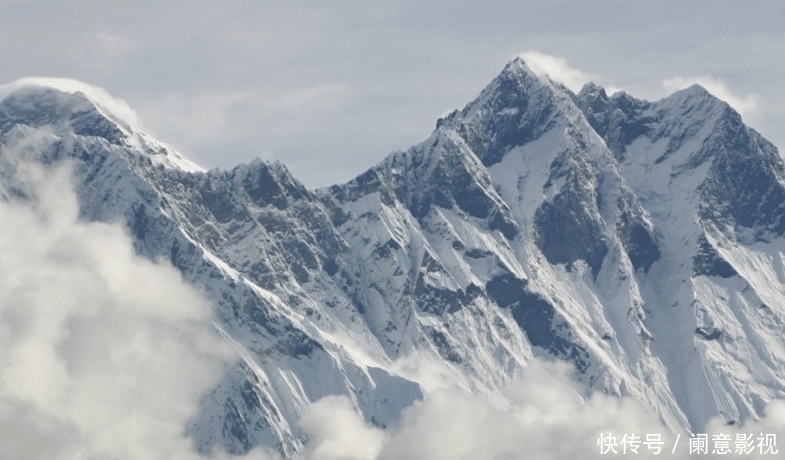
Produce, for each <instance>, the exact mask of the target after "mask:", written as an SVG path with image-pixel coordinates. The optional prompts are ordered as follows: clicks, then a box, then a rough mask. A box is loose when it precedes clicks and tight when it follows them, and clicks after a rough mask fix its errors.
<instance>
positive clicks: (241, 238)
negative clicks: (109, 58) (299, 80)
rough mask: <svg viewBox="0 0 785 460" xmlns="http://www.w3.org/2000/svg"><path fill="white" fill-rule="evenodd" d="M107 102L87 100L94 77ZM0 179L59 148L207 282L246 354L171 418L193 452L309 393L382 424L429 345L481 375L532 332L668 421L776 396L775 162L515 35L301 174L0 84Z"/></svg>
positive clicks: (236, 439)
mask: <svg viewBox="0 0 785 460" xmlns="http://www.w3.org/2000/svg"><path fill="white" fill-rule="evenodd" d="M99 102H100V101H99ZM0 144H1V145H2V146H3V150H2V155H0V178H2V181H3V182H4V183H5V184H6V185H7V187H6V190H10V191H11V193H15V194H17V195H19V196H24V190H21V189H20V190H16V189H14V174H15V171H16V170H15V161H17V160H16V159H15V158H12V157H11V153H10V152H12V151H13V152H17V151H21V152H24V153H25V155H26V157H28V158H34V159H36V160H37V161H41V162H43V163H45V164H54V163H58V162H60V161H64V160H67V161H69V162H70V163H71V164H72V166H73V170H74V176H75V177H74V179H75V187H76V189H77V192H78V196H79V204H80V212H81V215H82V217H83V218H84V219H86V220H97V221H118V220H120V221H123V222H125V223H126V225H127V227H128V230H129V233H130V234H131V236H132V238H133V241H134V245H135V249H136V251H137V252H138V253H139V254H141V255H143V256H145V257H148V258H150V259H153V260H159V259H164V260H168V261H170V262H171V263H172V265H173V266H175V267H177V268H178V269H179V270H180V271H181V272H182V273H183V276H184V278H185V279H187V280H188V281H189V282H191V283H193V284H195V285H197V286H198V287H200V288H201V289H202V290H203V291H204V292H205V293H206V295H207V296H208V298H209V299H210V300H211V301H212V302H213V305H214V308H215V318H216V321H215V325H216V327H217V328H218V329H219V330H220V331H221V333H222V334H223V336H224V337H225V339H226V340H227V341H229V342H230V343H232V344H233V346H234V347H235V349H237V350H238V354H239V356H240V358H239V359H238V362H237V363H236V364H235V365H234V366H231V368H230V369H228V370H227V372H226V374H225V375H224V376H223V378H222V380H221V383H220V384H219V385H218V386H217V387H216V388H214V389H213V390H212V391H211V392H210V393H209V394H208V395H207V396H206V397H205V402H204V404H203V407H202V409H201V412H200V414H199V415H198V416H197V417H196V418H195V419H194V420H193V422H192V423H191V424H190V425H189V428H188V432H189V433H190V434H191V435H192V436H193V437H194V439H195V442H196V444H197V446H198V447H199V448H200V449H201V450H202V451H205V452H207V451H209V450H210V449H212V448H214V447H216V446H220V447H223V448H224V449H226V450H228V451H229V452H231V453H243V452H247V451H248V450H250V449H251V448H253V447H254V446H257V445H266V446H272V447H274V448H276V449H278V450H279V451H281V452H282V453H283V454H284V455H290V454H292V453H293V452H295V451H297V450H299V449H301V448H302V445H303V441H304V439H305V433H304V432H303V431H302V429H301V428H300V427H299V425H298V420H299V416H300V413H301V411H302V409H303V407H305V406H306V405H307V404H308V403H310V402H313V401H316V400H317V399H319V398H321V397H324V396H326V395H331V394H343V395H347V396H348V397H349V398H350V399H351V400H352V402H353V403H354V405H355V406H356V408H357V409H358V410H359V412H360V413H362V414H363V417H364V418H365V419H366V420H367V421H368V422H370V423H374V424H376V425H378V426H386V425H389V424H391V423H394V422H395V421H396V420H397V418H398V417H399V415H400V412H401V410H402V409H403V408H405V407H407V406H408V405H410V404H411V403H412V402H413V401H415V400H417V399H419V398H422V397H423V392H424V391H426V390H427V388H424V382H417V381H413V380H412V379H411V378H408V377H405V376H404V375H402V374H401V372H402V371H401V368H400V366H398V365H397V364H396V360H397V359H399V358H402V357H406V356H407V355H409V354H410V353H419V354H422V353H426V354H427V353H432V354H433V355H434V356H436V357H437V361H436V362H437V363H438V366H440V372H441V373H443V374H445V375H449V376H452V378H454V381H455V385H456V386H457V387H460V388H463V389H465V390H467V391H474V392H482V393H485V394H488V395H494V394H496V392H497V391H498V390H499V389H500V388H502V386H503V385H505V384H506V383H507V382H509V381H510V379H511V378H513V377H514V376H515V375H516V374H517V373H518V372H519V371H520V369H521V368H522V367H523V366H525V365H526V363H527V362H528V361H529V360H530V359H531V358H532V356H533V355H535V354H547V355H550V356H552V357H556V358H560V359H564V360H567V361H569V362H571V363H573V364H574V366H575V375H576V377H577V378H578V379H579V380H580V381H582V382H584V383H585V385H586V386H587V387H591V388H594V389H598V390H602V391H605V392H607V393H610V394H616V395H625V396H632V397H635V398H636V399H638V400H640V401H643V402H645V403H646V404H648V405H649V406H650V407H652V408H653V409H655V410H656V411H657V412H658V413H659V414H660V416H661V418H662V420H663V421H664V422H665V423H667V424H668V425H669V426H671V427H672V428H673V429H675V430H678V429H692V430H693V431H698V430H700V429H701V428H702V427H703V425H704V424H705V422H706V420H707V419H708V418H710V417H712V416H715V415H718V414H722V415H723V416H725V417H726V418H727V419H728V420H729V421H738V420H743V419H745V418H747V417H755V416H757V415H760V414H761V411H762V409H763V407H764V405H765V403H766V402H767V401H769V400H771V399H773V398H777V397H785V393H783V390H782V389H783V388H785V377H783V376H785V372H783V371H785V352H783V351H782V350H785V343H783V342H785V339H783V337H784V336H785V334H783V332H785V331H783V330H782V324H785V310H783V307H782V306H781V305H782V304H783V302H782V299H783V298H785V283H783V282H782V280H783V279H785V261H783V254H785V237H783V231H785V227H784V226H785V220H783V218H782V214H783V212H785V209H783V202H785V191H784V190H783V186H784V185H783V184H785V166H783V164H782V161H781V160H780V159H779V156H778V155H777V152H776V149H774V147H773V146H772V145H771V144H769V143H768V142H767V141H765V140H764V139H762V138H761V137H760V135H758V134H757V133H755V132H754V131H752V130H751V129H749V128H747V127H746V126H744V125H743V124H742V122H741V119H740V118H739V116H738V114H736V113H735V112H734V111H733V110H732V109H730V107H728V106H727V104H725V103H723V102H722V101H719V100H717V99H716V98H714V97H713V96H711V95H710V94H708V93H707V92H706V91H705V90H703V89H702V88H700V87H692V88H688V89H686V90H684V91H680V92H678V93H676V94H674V95H672V96H670V97H668V98H666V99H663V100H661V101H656V102H647V101H641V100H638V99H635V98H633V97H632V96H629V95H627V94H624V93H617V94H614V95H613V96H610V97H609V96H608V95H607V94H606V93H605V91H604V90H603V89H602V88H600V87H598V86H596V85H591V84H590V85H587V86H586V87H584V88H583V90H582V91H581V92H580V93H579V94H577V95H576V94H573V93H572V92H570V91H569V90H568V89H566V88H565V87H563V86H562V85H560V84H558V83H555V82H553V81H550V80H548V79H547V78H544V77H539V76H537V75H536V74H534V72H532V71H531V70H530V69H529V68H528V67H527V66H526V63H525V62H524V61H523V60H521V59H516V60H515V61H513V62H511V63H510V64H508V65H507V66H506V67H505V68H504V70H503V71H502V73H501V74H500V75H499V77H497V78H496V79H495V80H494V81H493V82H491V84H490V85H489V86H488V87H487V88H485V89H484V90H483V91H482V93H481V94H480V96H479V97H478V98H477V99H476V100H474V101H472V102H471V103H469V104H468V105H467V106H466V107H465V108H464V109H462V110H460V111H455V112H453V113H451V114H450V115H449V116H447V117H445V118H443V119H440V120H439V121H438V122H437V128H436V130H435V131H434V132H433V134H432V135H431V136H430V137H429V138H428V139H426V140H425V141H423V142H422V143H420V144H418V145H415V146H413V147H411V148H410V149H408V150H406V151H404V152H395V153H393V154H391V155H390V156H389V157H388V158H386V159H385V160H384V161H383V162H382V163H381V164H379V165H378V166H376V167H374V168H371V169H370V170H368V171H366V172H365V173H363V174H361V175H360V176H358V177H357V178H355V179H354V180H352V181H350V182H348V183H346V184H342V185H336V186H333V187H329V188H326V189H321V190H316V191H310V190H307V189H306V188H305V187H303V185H302V184H301V183H299V182H298V181H297V180H296V179H295V178H294V177H292V175H291V174H290V173H289V171H288V170H287V169H286V168H285V167H284V166H283V165H281V164H280V163H274V162H267V161H262V160H257V161H254V162H251V163H250V164H247V165H245V164H244V165H239V166H237V167H235V168H233V169H231V170H228V171H223V170H211V171H204V170H202V169H201V168H199V167H198V166H196V165H194V164H193V163H190V162H189V161H188V160H187V159H185V158H183V157H182V156H181V155H180V154H178V153H177V152H176V151H174V149H172V148H171V147H168V146H166V145H165V144H161V143H159V142H157V141H155V140H154V139H152V138H150V137H149V136H147V135H145V134H144V133H143V132H141V131H140V130H139V129H138V127H135V126H133V125H132V124H131V123H126V122H124V121H123V120H122V118H121V117H117V116H114V115H112V113H111V112H110V111H107V110H104V109H103V108H102V107H101V104H100V103H98V102H97V101H95V100H93V99H91V98H90V97H88V96H85V95H84V94H82V93H79V92H62V91H58V90H56V89H54V88H51V87H44V88H42V87H40V86H39V87H24V88H21V89H19V90H17V91H16V92H13V93H11V94H9V95H8V96H7V97H6V98H5V99H3V101H2V102H0Z"/></svg>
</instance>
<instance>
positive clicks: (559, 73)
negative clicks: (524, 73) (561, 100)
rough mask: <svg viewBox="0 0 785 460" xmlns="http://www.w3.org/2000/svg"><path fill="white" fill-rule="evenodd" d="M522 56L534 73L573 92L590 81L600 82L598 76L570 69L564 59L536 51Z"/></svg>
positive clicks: (530, 51)
mask: <svg viewBox="0 0 785 460" xmlns="http://www.w3.org/2000/svg"><path fill="white" fill-rule="evenodd" d="M520 56H521V57H522V58H523V60H524V61H525V62H526V64H527V65H528V66H529V68H530V69H532V70H533V71H534V73H536V74H537V75H540V76H548V77H550V78H551V79H552V80H555V81H558V82H560V83H563V84H564V85H565V86H567V87H568V88H570V89H571V90H572V91H573V92H578V91H580V90H581V87H583V85H585V84H586V83H588V82H590V81H595V82H596V81H598V77H597V76H596V75H592V74H589V73H586V72H583V71H581V70H578V69H575V68H572V67H570V65H569V64H568V63H567V59H564V58H560V57H556V56H551V55H549V54H545V53H541V52H539V51H535V50H529V51H524V52H523V53H521V54H520Z"/></svg>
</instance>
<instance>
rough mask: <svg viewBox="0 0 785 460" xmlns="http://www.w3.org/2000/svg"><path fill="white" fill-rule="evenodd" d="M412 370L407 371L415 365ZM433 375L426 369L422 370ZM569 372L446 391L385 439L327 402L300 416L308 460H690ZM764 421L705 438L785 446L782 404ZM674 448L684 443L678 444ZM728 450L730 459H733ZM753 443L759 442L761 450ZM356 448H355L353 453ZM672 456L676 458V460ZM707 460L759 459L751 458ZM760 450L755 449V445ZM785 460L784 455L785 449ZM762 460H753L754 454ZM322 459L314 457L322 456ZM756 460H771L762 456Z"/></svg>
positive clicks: (720, 428) (720, 425) (343, 406)
mask: <svg viewBox="0 0 785 460" xmlns="http://www.w3.org/2000/svg"><path fill="white" fill-rule="evenodd" d="M407 365H409V366H411V365H412V363H411V362H409V363H408V364H407ZM429 365H433V364H432V363H431V364H429V363H427V362H423V363H421V366H429ZM570 373H571V368H570V367H569V366H567V365H566V364H564V363H560V362H546V361H543V360H540V359H535V360H533V361H532V362H530V363H529V365H528V366H527V367H526V368H525V369H524V370H523V373H522V375H521V376H520V378H519V379H517V380H515V381H513V382H512V383H511V384H510V385H509V387H508V388H507V390H506V391H505V392H504V394H502V395H495V396H490V395H486V396H480V395H470V394H467V393H466V392H463V391H458V390H456V389H449V388H441V389H438V390H435V391H432V392H429V393H428V394H426V396H425V399H424V400H423V401H420V402H418V403H415V404H414V405H413V406H411V407H409V408H408V409H406V410H405V411H404V414H403V417H402V420H401V422H400V423H399V424H398V425H397V426H392V427H388V428H387V429H385V430H381V429H379V428H376V427H371V426H368V425H367V424H365V423H364V422H363V420H362V418H361V416H360V415H359V414H358V413H357V412H356V411H355V410H352V405H351V402H350V400H349V399H348V398H346V397H335V396H332V397H329V398H325V399H323V400H321V401H318V402H316V403H314V404H312V405H311V406H310V407H308V408H307V409H306V411H305V412H304V419H303V420H304V422H303V424H302V425H303V427H304V428H305V429H306V431H308V432H309V433H311V434H312V435H313V440H312V441H311V443H310V444H307V445H306V449H307V450H306V454H307V455H306V458H307V459H309V460H310V459H330V460H332V459H338V458H340V459H352V460H394V459H401V458H416V459H419V460H445V459H448V460H474V459H479V458H481V459H489V460H491V459H513V458H515V459H518V458H526V459H535V460H538V459H543V460H550V459H556V458H580V459H603V458H611V457H619V458H628V457H633V458H669V459H675V460H679V459H684V460H686V459H688V458H690V454H689V436H688V435H687V434H684V433H682V434H674V433H672V432H671V431H670V430H669V429H668V428H666V427H665V426H664V425H663V424H662V423H661V422H660V421H659V418H658V416H657V415H656V413H654V412H652V411H651V410H648V409H645V408H644V407H643V406H642V405H641V403H639V402H638V401H636V400H634V399H632V398H621V399H620V398H616V397H612V396H608V395H605V394H601V393H597V392H595V393H591V394H588V395H587V394H584V391H583V390H582V389H581V386H580V385H578V384H577V383H575V382H574V381H573V380H572V379H571V378H570ZM767 413H768V416H767V417H765V418H764V419H762V420H761V421H750V422H749V423H747V424H746V425H744V426H740V427H739V426H735V427H729V426H727V425H725V423H724V421H723V420H722V419H721V418H717V419H714V420H712V421H711V422H710V423H709V426H708V427H707V428H706V430H705V431H706V432H707V434H708V438H709V439H712V437H713V436H716V435H719V434H730V435H731V436H732V439H733V440H734V442H735V439H736V437H735V435H736V434H737V433H745V434H746V433H750V434H753V438H754V439H757V438H758V437H760V434H761V433H763V434H775V436H776V439H777V440H779V442H782V440H783V439H785V402H782V401H776V402H773V403H771V404H770V405H769V406H768V409H767ZM601 434H605V435H608V434H612V435H613V436H614V437H615V439H616V441H617V443H618V444H617V445H616V446H615V450H616V452H618V454H617V455H614V454H613V453H605V454H602V453H601V452H600V446H599V445H598V439H599V437H600V435H601ZM631 434H636V435H637V436H640V438H639V440H640V441H641V442H640V443H639V445H638V446H639V447H638V449H637V452H638V453H637V454H635V453H633V452H631V451H627V454H626V455H624V454H623V449H624V447H623V443H622V439H623V438H624V436H625V435H631ZM649 434H651V435H660V437H661V438H660V439H661V440H662V441H663V444H662V445H661V446H660V449H661V450H660V452H659V454H658V455H657V454H656V453H655V452H656V451H655V450H654V449H649V447H648V445H646V444H645V443H643V441H646V438H647V435H649ZM677 439H678V441H677ZM734 442H731V444H730V447H731V449H735V446H734ZM756 442H757V441H756ZM352 443H356V444H354V445H352ZM674 446H675V451H674ZM713 447H714V445H713V444H712V446H711V447H710V450H709V455H706V456H702V457H701V458H745V459H746V458H758V457H756V456H755V455H754V454H751V455H744V456H742V457H734V456H733V455H717V456H712V455H711V450H712V449H713ZM756 449H757V444H756ZM782 450H783V451H785V447H783V448H782ZM756 452H757V450H756ZM317 454H318V455H317ZM760 458H774V457H773V456H771V455H765V456H762V457H760Z"/></svg>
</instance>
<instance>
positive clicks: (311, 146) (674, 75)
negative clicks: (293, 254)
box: [0, 0, 785, 187]
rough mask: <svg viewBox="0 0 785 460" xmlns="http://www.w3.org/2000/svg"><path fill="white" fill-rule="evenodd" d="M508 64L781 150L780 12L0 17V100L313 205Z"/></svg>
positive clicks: (454, 6)
mask: <svg viewBox="0 0 785 460" xmlns="http://www.w3.org/2000/svg"><path fill="white" fill-rule="evenodd" d="M110 4H111V5H110ZM521 53H527V54H525V56H528V57H529V58H530V59H531V60H539V61H541V62H544V63H545V64H551V70H552V72H554V73H557V74H558V75H559V76H560V77H561V78H563V79H565V80H569V81H567V83H569V84H572V85H577V84H580V83H581V82H583V81H585V80H587V79H592V80H594V81H596V82H597V83H599V84H602V85H605V86H610V87H614V88H623V89H625V90H627V91H628V92H630V93H632V94H633V95H636V96H639V97H644V98H649V99H656V98H659V97H662V96H663V95H665V94H666V93H667V92H669V91H672V90H674V89H677V88H679V87H682V86H684V85H687V84H689V83H691V82H694V81H699V82H702V83H704V85H705V86H707V87H709V88H708V89H709V90H711V91H713V92H715V94H717V93H721V94H718V95H719V96H721V97H724V98H725V99H728V100H729V101H731V102H732V104H733V105H734V106H736V107H737V108H738V109H739V110H740V112H742V114H743V116H744V118H745V120H746V121H747V122H748V123H749V124H751V125H752V126H753V127H754V128H756V129H757V130H758V131H760V132H762V133H763V134H764V136H766V137H767V138H769V139H770V140H772V141H773V142H774V143H775V144H777V145H778V146H780V147H783V146H785V133H783V130H782V127H783V126H784V125H785V95H783V89H785V59H783V56H785V6H783V5H782V4H781V3H779V2H775V1H741V0H737V1H683V0H682V1H647V2H640V1H638V2H631V1H616V2H610V1H582V2H553V1H539V0H535V1H511V0H505V1H497V2H488V1H475V0H461V1H451V2H447V1H440V0H437V1H427V2H422V1H420V2H417V1H404V0H387V1H385V2H367V1H362V0H346V1H341V0H336V1H330V2H316V1H314V2H311V1H302V0H287V1H263V0H262V1H260V0H249V1H240V0H237V1H229V2H218V1H198V0H155V1H152V0H144V1H142V0H140V1H136V2H101V1H98V0H71V1H54V0H51V1H48V0H34V1H23V0H0V62H2V65H0V83H8V82H11V81H14V80H16V79H18V78H22V77H28V76H51V77H69V78H75V79H78V80H82V81H85V82H88V83H92V84H95V85H98V86H101V87H103V88H105V89H106V90H107V91H109V92H110V93H111V94H113V95H114V96H117V97H119V98H122V99H124V100H125V101H127V102H128V103H129V104H130V105H131V106H132V107H133V108H134V109H135V110H136V111H137V113H138V115H139V118H140V119H141V121H142V124H143V126H144V128H145V129H146V130H147V131H148V132H150V133H151V134H153V135H155V136H156V137H157V138H159V139H160V140H162V141H164V142H168V143H170V144H173V145H174V146H175V147H177V148H178V149H180V150H181V151H182V152H183V153H185V154H186V155H188V156H189V157H190V158H192V159H193V160H195V161H196V162H198V163H200V164H201V165H203V166H205V167H208V168H211V167H216V166H218V167H223V168H228V167H231V166H234V165H236V164H237V163H240V162H248V161H251V160H252V159H253V158H255V157H259V156H261V157H265V158H277V159H280V160H281V161H282V162H284V163H285V164H287V165H288V166H289V167H290V168H291V169H292V171H293V172H294V174H295V175H296V176H297V177H298V178H300V179H301V180H302V181H303V182H304V183H305V184H306V185H308V186H310V187H316V186H324V185H329V184H332V183H336V182H340V181H345V180H348V179H350V178H351V177H353V176H355V175H356V174H358V173H360V172H362V171H363V170H365V169H367V168H368V167H370V166H372V165H374V164H376V163H377V162H379V161H380V160H381V159H382V158H383V157H384V156H386V155H387V154H388V153H390V152H391V151H393V150H396V149H406V148H407V147H409V146H410V145H412V144H414V143H417V142H419V141H421V140H422V139H424V138H425V137H427V136H428V134H429V133H430V132H431V131H432V129H433V128H434V125H435V121H436V119H437V118H438V117H439V116H440V115H442V114H444V113H446V112H448V111H450V110H452V109H454V108H460V107H463V105H465V104H466V103H467V102H469V101H470V100H472V99H473V98H474V97H475V96H476V95H477V94H478V93H479V92H480V90H482V88H483V87H484V86H485V85H487V84H488V83H489V82H490V81H491V80H492V79H493V78H494V77H495V76H496V75H497V74H498V73H499V72H500V71H501V69H502V68H503V67H504V65H505V64H506V63H507V62H508V61H509V60H511V59H513V58H514V57H515V56H516V55H519V54H521ZM538 53H539V54H538ZM559 59H561V60H559Z"/></svg>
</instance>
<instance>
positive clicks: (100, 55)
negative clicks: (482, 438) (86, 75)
mask: <svg viewBox="0 0 785 460" xmlns="http://www.w3.org/2000/svg"><path fill="white" fill-rule="evenodd" d="M134 50H135V46H134V43H133V41H132V40H131V39H129V38H128V37H124V36H121V35H116V34H111V33H107V32H94V33H91V34H88V35H86V36H85V37H84V38H82V40H81V41H80V42H79V44H78V45H77V46H76V47H75V48H74V49H73V50H72V51H70V52H69V55H70V56H71V58H73V59H74V60H75V61H77V62H78V63H79V64H81V65H82V66H84V67H86V68H89V69H91V70H93V71H98V72H102V73H110V72H114V71H116V70H118V69H119V67H120V65H121V64H122V63H123V60H124V59H126V58H127V57H128V56H129V55H130V54H131V53H133V52H134Z"/></svg>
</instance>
